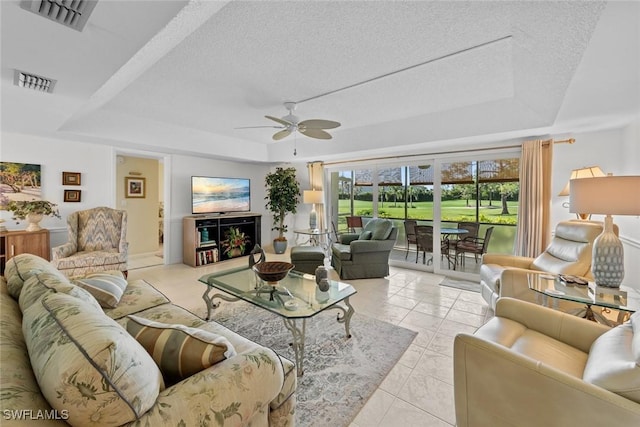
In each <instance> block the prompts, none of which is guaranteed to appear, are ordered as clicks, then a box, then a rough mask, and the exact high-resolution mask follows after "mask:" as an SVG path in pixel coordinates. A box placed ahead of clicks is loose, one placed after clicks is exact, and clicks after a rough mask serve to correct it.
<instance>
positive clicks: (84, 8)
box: [20, 0, 98, 31]
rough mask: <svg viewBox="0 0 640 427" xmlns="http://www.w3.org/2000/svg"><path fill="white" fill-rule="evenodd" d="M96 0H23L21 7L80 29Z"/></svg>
mask: <svg viewBox="0 0 640 427" xmlns="http://www.w3.org/2000/svg"><path fill="white" fill-rule="evenodd" d="M96 3H98V0H23V1H22V2H21V3H20V6H21V7H22V8H23V9H26V10H28V11H31V12H33V13H36V14H38V15H40V16H44V17H45V18H48V19H51V20H52V21H55V22H57V23H59V24H62V25H64V26H66V27H69V28H73V29H74V30H78V31H82V29H83V28H84V26H85V24H86V23H87V21H88V20H89V15H91V12H93V8H94V7H96Z"/></svg>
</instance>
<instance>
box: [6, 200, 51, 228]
mask: <svg viewBox="0 0 640 427" xmlns="http://www.w3.org/2000/svg"><path fill="white" fill-rule="evenodd" d="M57 206H58V205H56V204H55V203H51V202H48V201H46V200H17V201H16V200H12V201H10V202H9V203H7V205H6V207H5V209H6V210H8V211H10V212H12V213H13V217H12V218H13V219H15V220H18V221H21V220H25V219H26V220H27V221H28V222H29V225H28V226H27V231H38V230H42V227H40V225H39V223H40V221H42V217H43V216H53V217H56V218H60V213H59V212H58V208H57Z"/></svg>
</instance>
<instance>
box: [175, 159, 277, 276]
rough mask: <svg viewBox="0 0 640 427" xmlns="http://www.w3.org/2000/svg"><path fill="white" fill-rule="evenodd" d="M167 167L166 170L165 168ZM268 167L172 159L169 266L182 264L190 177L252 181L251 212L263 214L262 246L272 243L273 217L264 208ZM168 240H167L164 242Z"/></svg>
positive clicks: (189, 208) (189, 204)
mask: <svg viewBox="0 0 640 427" xmlns="http://www.w3.org/2000/svg"><path fill="white" fill-rule="evenodd" d="M165 167H167V166H166V165H165ZM268 171H269V166H267V165H262V164H249V163H237V162H229V161H223V160H211V159H205V158H198V157H191V156H180V155H175V156H172V157H171V189H170V191H171V206H170V207H169V206H165V221H170V229H171V242H172V243H171V247H170V248H169V254H168V257H169V258H168V263H169V264H173V263H179V262H182V218H183V217H185V216H188V215H191V177H192V176H219V177H230V178H249V179H250V180H251V211H252V212H255V213H258V214H262V236H261V240H262V246H268V245H270V244H271V240H272V238H273V237H272V234H271V215H270V214H269V213H268V212H267V211H265V209H264V204H265V201H264V196H265V189H264V177H265V175H266V174H267V172H268ZM165 241H166V239H165Z"/></svg>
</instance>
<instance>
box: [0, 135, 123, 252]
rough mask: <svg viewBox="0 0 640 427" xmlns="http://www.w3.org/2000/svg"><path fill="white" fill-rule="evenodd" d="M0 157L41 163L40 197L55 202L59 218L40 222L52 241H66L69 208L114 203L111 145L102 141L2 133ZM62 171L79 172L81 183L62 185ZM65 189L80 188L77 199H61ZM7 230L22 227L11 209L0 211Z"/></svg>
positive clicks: (54, 244)
mask: <svg viewBox="0 0 640 427" xmlns="http://www.w3.org/2000/svg"><path fill="white" fill-rule="evenodd" d="M1 137H2V145H1V147H0V159H2V161H3V162H20V163H35V164H39V165H41V166H42V197H43V198H44V199H46V200H49V201H50V202H53V203H57V204H58V208H59V210H60V215H61V216H62V219H57V218H51V217H46V218H45V219H44V220H43V221H42V222H41V223H40V225H42V226H43V227H44V228H48V229H49V230H50V233H51V245H52V246H57V245H60V244H62V243H65V242H66V241H67V232H66V216H67V215H68V214H70V213H71V212H75V211H78V210H82V209H89V208H92V207H96V206H109V207H114V206H113V205H112V203H113V200H114V198H113V195H114V180H115V178H114V176H115V175H114V168H113V161H112V157H113V156H112V148H111V147H107V146H102V145H93V144H84V143H77V142H69V141H58V140H53V139H45V138H38V137H33V136H27V135H19V134H7V133H2V134H1ZM62 172H80V173H81V174H82V175H81V184H82V185H81V186H63V185H62ZM64 189H69V190H75V189H79V190H81V191H82V193H81V201H80V202H79V203H64V202H63V197H64ZM0 216H1V217H2V218H3V219H5V220H6V221H7V222H6V223H5V226H6V227H7V228H8V229H10V230H15V229H18V230H19V229H24V228H25V226H26V222H25V221H22V222H20V223H19V224H16V222H15V221H13V220H11V213H10V212H7V211H0Z"/></svg>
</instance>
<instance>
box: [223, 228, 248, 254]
mask: <svg viewBox="0 0 640 427" xmlns="http://www.w3.org/2000/svg"><path fill="white" fill-rule="evenodd" d="M226 235H227V240H226V241H224V242H222V246H224V248H225V249H224V253H225V254H226V255H227V256H228V257H229V258H234V257H237V256H241V255H244V250H245V248H246V246H247V243H249V237H248V236H247V235H245V234H244V232H243V231H242V230H240V229H239V228H238V227H230V228H229V230H227V232H226Z"/></svg>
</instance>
